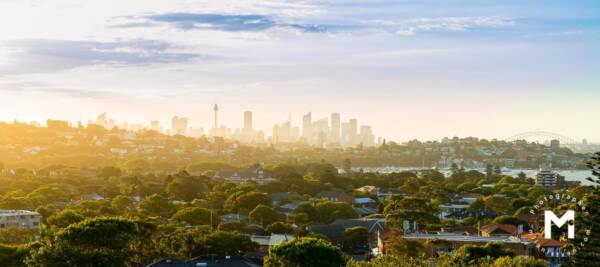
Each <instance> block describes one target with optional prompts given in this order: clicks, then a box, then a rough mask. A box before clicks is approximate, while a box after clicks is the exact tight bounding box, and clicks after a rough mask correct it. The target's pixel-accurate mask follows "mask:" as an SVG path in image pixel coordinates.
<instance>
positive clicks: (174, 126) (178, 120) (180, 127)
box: [171, 116, 188, 135]
mask: <svg viewBox="0 0 600 267" xmlns="http://www.w3.org/2000/svg"><path fill="white" fill-rule="evenodd" d="M187 128H188V119H187V118H185V117H177V116H173V118H172V119H171V134H173V135H177V134H180V135H187Z"/></svg>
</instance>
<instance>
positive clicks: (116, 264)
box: [26, 218, 138, 267]
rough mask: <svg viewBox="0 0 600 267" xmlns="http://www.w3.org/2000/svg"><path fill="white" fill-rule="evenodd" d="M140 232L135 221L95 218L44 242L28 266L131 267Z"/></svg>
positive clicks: (69, 227) (28, 261)
mask: <svg viewBox="0 0 600 267" xmlns="http://www.w3.org/2000/svg"><path fill="white" fill-rule="evenodd" d="M137 232H138V229H137V227H136V224H135V223H133V222H132V221H129V220H125V219H117V218H95V219H87V220H85V221H82V222H79V223H76V224H72V225H70V226H68V227H67V228H64V229H61V230H60V231H58V232H57V233H56V234H55V235H54V236H53V237H49V238H48V239H46V240H43V241H42V243H41V247H40V248H39V249H36V250H34V251H32V253H31V255H30V257H29V258H28V259H27V261H26V262H27V266H36V267H38V266H39V267H54V266H56V267H58V266H90V267H95V266H98V267H100V266H109V267H125V266H128V262H129V259H130V258H131V256H132V251H131V250H130V245H131V242H132V241H133V240H134V238H135V235H136V234H137Z"/></svg>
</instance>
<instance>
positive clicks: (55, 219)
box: [47, 209, 85, 228]
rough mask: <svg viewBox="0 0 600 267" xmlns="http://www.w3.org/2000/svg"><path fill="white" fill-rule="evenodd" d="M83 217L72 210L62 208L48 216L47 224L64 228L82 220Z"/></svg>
mask: <svg viewBox="0 0 600 267" xmlns="http://www.w3.org/2000/svg"><path fill="white" fill-rule="evenodd" d="M84 219H85V217H84V216H83V215H81V214H79V213H77V212H76V211H74V210H71V209H64V210H61V211H60V212H59V213H56V214H54V215H52V216H50V217H49V218H48V220H47V221H48V225H49V226H52V227H57V228H65V227H67V226H69V225H71V224H74V223H78V222H80V221H83V220H84Z"/></svg>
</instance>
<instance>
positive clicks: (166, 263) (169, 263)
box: [146, 259, 188, 267]
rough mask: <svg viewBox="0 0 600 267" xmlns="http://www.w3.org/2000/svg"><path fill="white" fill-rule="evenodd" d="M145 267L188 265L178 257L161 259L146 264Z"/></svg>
mask: <svg viewBox="0 0 600 267" xmlns="http://www.w3.org/2000/svg"><path fill="white" fill-rule="evenodd" d="M146 267H188V264H187V263H186V262H184V261H182V260H178V259H162V260H159V261H157V262H155V263H151V264H148V265H146Z"/></svg>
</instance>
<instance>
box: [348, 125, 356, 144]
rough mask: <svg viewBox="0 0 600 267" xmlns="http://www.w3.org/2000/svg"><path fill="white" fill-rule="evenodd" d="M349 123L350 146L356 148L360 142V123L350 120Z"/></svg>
mask: <svg viewBox="0 0 600 267" xmlns="http://www.w3.org/2000/svg"><path fill="white" fill-rule="evenodd" d="M348 123H349V126H348V127H349V129H348V130H349V139H350V146H355V145H356V144H357V141H358V140H357V138H356V135H357V134H358V121H357V120H356V119H350V121H349V122H348Z"/></svg>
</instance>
